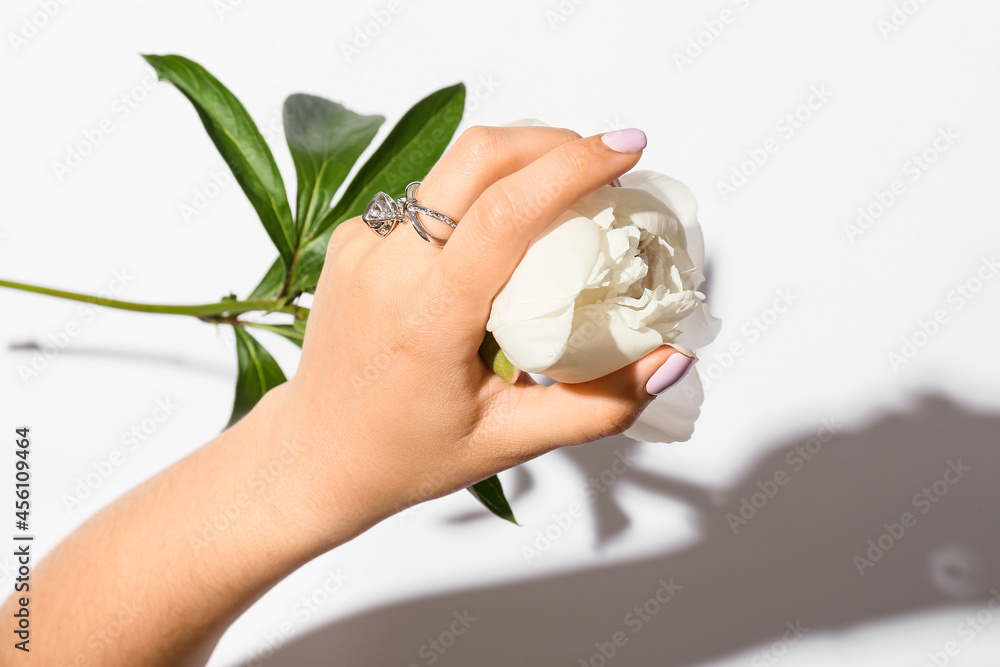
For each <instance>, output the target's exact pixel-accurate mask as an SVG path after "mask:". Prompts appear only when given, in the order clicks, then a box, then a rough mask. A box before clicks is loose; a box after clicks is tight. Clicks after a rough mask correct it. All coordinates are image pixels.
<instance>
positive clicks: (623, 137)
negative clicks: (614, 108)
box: [601, 127, 646, 153]
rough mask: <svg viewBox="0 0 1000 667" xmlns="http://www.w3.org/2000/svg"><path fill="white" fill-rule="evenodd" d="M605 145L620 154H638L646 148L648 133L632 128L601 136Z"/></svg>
mask: <svg viewBox="0 0 1000 667" xmlns="http://www.w3.org/2000/svg"><path fill="white" fill-rule="evenodd" d="M601 141H603V142H604V145H605V146H607V147H608V148H610V149H611V150H613V151H617V152H619V153H637V152H639V151H641V150H642V149H643V148H645V147H646V133H645V132H643V131H642V130H639V129H636V128H634V127H630V128H628V129H627V130H614V131H613V132H606V133H605V134H603V135H601Z"/></svg>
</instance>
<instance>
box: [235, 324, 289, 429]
mask: <svg viewBox="0 0 1000 667" xmlns="http://www.w3.org/2000/svg"><path fill="white" fill-rule="evenodd" d="M233 331H234V332H235V333H236V361H237V364H238V373H237V376H236V398H235V399H234V401H233V415H232V417H230V418H229V423H228V424H227V425H226V428H228V427H230V426H232V425H233V424H235V423H236V422H238V421H239V420H240V419H242V418H243V415H245V414H246V413H248V412H250V409H251V408H253V406H255V405H257V401H259V400H260V399H261V398H263V396H264V394H266V393H267V392H268V390H270V389H272V388H274V387H277V386H278V385H279V384H281V383H283V382H285V380H286V378H285V374H284V373H283V372H282V370H281V367H280V366H278V362H276V361H275V360H274V357H272V356H271V355H270V353H269V352H268V351H267V350H265V349H264V347H263V346H262V345H261V344H260V343H258V342H257V339H256V338H254V337H253V336H251V335H250V334H249V333H247V332H246V331H245V330H244V329H243V327H241V326H235V325H234V326H233Z"/></svg>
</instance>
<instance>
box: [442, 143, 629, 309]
mask: <svg viewBox="0 0 1000 667" xmlns="http://www.w3.org/2000/svg"><path fill="white" fill-rule="evenodd" d="M645 147H646V135H645V134H644V133H643V132H642V131H641V130H637V129H634V128H632V129H627V130H616V131H614V132H608V133H606V134H603V135H596V136H591V137H586V138H583V139H577V140H576V141H570V142H567V143H564V144H562V145H560V146H557V147H556V148H554V149H552V150H551V151H549V152H548V153H546V154H545V155H543V156H541V157H540V158H538V159H537V160H535V161H534V162H532V163H531V164H529V165H527V166H525V167H523V168H521V169H519V170H518V171H516V172H514V173H513V174H511V175H510V176H507V177H505V178H502V179H500V180H498V181H496V182H495V183H493V184H492V185H490V186H489V187H488V188H487V189H486V191H485V192H483V194H482V195H481V196H480V197H479V198H478V199H477V200H476V201H475V202H474V203H473V204H472V206H471V207H470V208H469V211H468V213H466V215H465V217H464V218H462V222H461V224H459V225H458V227H457V228H456V229H455V232H454V234H452V236H451V239H449V241H448V244H447V245H446V246H445V247H444V248H443V250H442V251H441V257H440V262H439V263H438V268H439V271H440V275H441V277H442V278H443V280H444V281H445V284H446V285H447V286H448V288H449V289H450V290H452V291H454V292H455V293H457V294H458V295H459V296H460V297H461V298H462V300H463V302H464V303H465V304H466V306H465V307H464V308H463V314H468V315H470V316H472V317H474V318H476V320H477V321H481V322H482V323H485V322H486V320H487V319H488V317H489V313H490V306H491V304H492V301H493V298H494V297H495V296H496V295H497V293H498V292H499V291H500V290H501V289H502V288H503V286H504V284H506V282H507V280H508V279H509V278H510V276H511V274H512V273H513V272H514V269H515V268H517V265H518V263H519V262H520V261H521V258H522V257H523V256H524V253H525V251H526V250H527V248H528V245H529V244H530V243H531V241H532V239H534V238H535V237H536V236H537V235H538V234H540V233H541V232H542V231H544V230H545V228H546V227H547V226H548V225H549V224H550V223H551V222H552V221H553V220H555V219H556V218H557V217H558V216H559V215H561V214H562V213H563V212H565V211H566V210H567V209H569V208H570V207H571V206H572V205H573V203H574V202H576V201H577V200H578V199H580V198H581V197H583V196H584V195H587V194H589V193H591V192H593V191H594V190H596V189H597V188H599V187H601V186H602V185H607V184H608V183H609V182H611V181H612V180H614V179H615V178H616V177H618V176H620V175H622V174H624V173H625V172H626V171H628V170H629V169H631V168H632V167H634V166H635V164H636V163H637V162H638V161H639V157H640V156H641V155H642V150H643V148H645Z"/></svg>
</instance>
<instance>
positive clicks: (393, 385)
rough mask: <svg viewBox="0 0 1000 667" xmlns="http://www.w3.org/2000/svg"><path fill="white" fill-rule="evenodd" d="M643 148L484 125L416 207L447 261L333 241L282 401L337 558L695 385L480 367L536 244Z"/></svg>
mask: <svg viewBox="0 0 1000 667" xmlns="http://www.w3.org/2000/svg"><path fill="white" fill-rule="evenodd" d="M602 139H603V140H602ZM645 142H646V140H645V135H643V134H642V132H640V131H639V130H624V131H621V132H612V133H608V134H606V135H603V137H602V136H594V137H588V138H580V137H579V135H577V134H576V133H574V132H571V131H569V130H564V129H556V128H549V127H502V128H486V127H473V128H471V129H469V130H467V131H466V132H464V133H463V134H462V135H461V137H460V138H459V139H458V140H457V142H456V143H455V145H454V146H453V147H452V148H451V149H450V150H449V151H448V152H447V153H446V154H445V155H444V157H443V158H442V159H441V161H440V162H439V163H438V164H437V166H435V167H434V169H433V171H432V172H431V173H430V174H429V175H428V176H427V178H426V179H425V180H424V182H423V184H422V185H421V186H420V189H419V192H418V198H419V201H420V203H421V204H423V205H425V206H428V207H430V208H433V209H436V210H438V211H441V212H442V213H444V214H446V215H448V216H449V217H451V218H452V219H453V220H456V221H459V224H458V227H457V228H456V229H455V230H454V233H453V235H452V236H451V238H450V240H449V241H448V243H447V245H446V246H445V247H444V248H438V247H436V246H433V245H431V244H429V243H427V242H425V241H423V240H422V239H421V238H420V237H419V236H418V235H417V234H416V233H414V230H411V229H407V227H409V224H408V223H406V224H400V225H399V226H397V228H396V229H394V230H393V231H392V232H391V233H390V234H389V235H387V236H386V237H384V238H383V237H380V236H378V235H377V234H374V233H372V232H371V230H369V229H368V228H367V227H366V225H365V224H364V223H363V222H362V221H361V219H360V218H355V219H351V220H348V221H346V222H344V223H343V224H341V225H340V227H339V228H337V230H336V231H335V233H334V234H333V237H332V239H331V242H330V247H329V251H328V253H327V260H326V265H325V268H324V271H323V275H322V278H321V280H320V284H319V287H318V289H317V292H316V300H315V302H314V306H313V309H312V313H311V315H310V319H309V325H308V328H307V331H306V338H305V344H304V348H303V353H302V361H301V363H300V366H299V371H298V374H297V375H296V376H295V378H294V379H292V380H291V381H290V382H289V383H288V385H286V386H284V387H281V388H279V390H276V391H280V392H281V393H282V395H283V398H282V402H283V405H284V407H283V408H282V409H281V413H282V414H285V415H287V416H288V417H289V421H290V424H291V426H290V427H289V431H290V432H291V433H292V434H294V437H295V438H296V439H297V440H298V441H300V442H302V443H304V444H305V446H306V447H307V451H308V452H309V455H310V456H312V457H315V458H314V459H313V460H312V461H311V462H312V463H314V464H315V465H313V466H311V469H312V470H313V471H314V472H315V476H314V478H313V479H312V480H311V482H310V483H311V484H312V488H311V493H310V495H311V496H312V497H313V498H314V500H315V502H316V503H317V507H318V508H319V515H318V516H319V520H320V522H329V524H328V525H326V526H323V529H325V530H328V531H329V532H330V537H331V540H333V543H332V544H336V543H339V542H340V541H343V540H345V539H349V538H350V537H352V536H353V535H355V534H357V533H358V532H361V531H363V530H365V529H367V528H368V527H370V526H371V525H373V524H374V523H376V522H378V521H379V520H381V519H383V518H385V517H386V516H388V515H390V514H392V513H394V512H397V511H400V510H402V509H404V508H406V507H408V506H410V505H413V504H415V503H417V502H420V501H423V500H428V499H430V498H434V497H438V496H441V495H444V494H447V493H450V492H453V491H455V490H458V489H461V488H463V487H467V486H470V485H472V484H474V483H475V482H477V481H479V480H482V479H484V478H486V477H489V476H490V475H493V474H495V473H497V472H499V471H501V470H504V469H506V468H509V467H511V466H514V465H517V464H518V463H522V462H524V461H527V460H529V459H531V458H534V457H536V456H538V455H540V454H542V453H545V452H547V451H549V450H552V449H554V448H556V447H561V446H564V445H571V444H578V443H583V442H588V441H591V440H596V439H598V438H601V437H605V436H608V435H612V434H615V433H619V432H621V431H623V430H624V429H625V428H627V427H628V426H629V425H630V424H631V423H632V422H633V421H634V420H635V418H636V417H637V416H638V415H639V413H640V412H641V411H642V409H643V408H644V407H645V406H646V404H647V403H648V401H650V400H651V399H652V396H651V393H659V391H661V390H663V389H664V388H665V387H666V386H669V384H672V383H673V381H676V380H677V379H679V378H680V377H681V376H682V375H683V373H684V372H685V371H686V370H687V369H688V367H689V366H690V364H691V360H690V359H688V358H687V357H684V356H683V355H680V354H679V353H677V352H676V351H675V350H674V349H673V348H670V347H666V346H664V347H662V348H660V349H658V350H656V351H654V352H653V353H651V354H649V355H648V356H647V357H645V358H643V359H641V360H640V361H638V362H636V363H634V364H632V365H630V366H628V367H626V368H624V369H622V370H620V371H618V372H616V373H613V374H611V375H608V376H605V377H603V378H600V379H598V380H594V381H592V382H587V383H582V384H576V385H568V384H557V385H554V386H552V387H543V386H539V385H536V384H535V383H534V382H533V381H532V380H531V378H530V376H528V375H527V374H522V375H521V377H520V378H519V380H518V381H517V382H516V383H514V384H507V383H506V382H505V381H503V380H502V379H501V378H499V377H498V376H496V375H494V374H493V373H492V372H491V370H490V369H488V368H487V367H486V366H485V365H484V364H483V362H482V361H481V360H480V358H479V356H478V349H479V346H480V344H481V343H482V341H483V336H484V333H485V329H486V321H487V319H488V318H489V313H490V307H491V303H492V300H493V298H494V297H495V296H496V294H497V293H498V292H499V291H500V289H501V288H502V287H503V286H504V284H505V282H506V281H507V280H508V278H509V277H510V275H511V273H512V272H513V270H514V268H515V267H516V266H517V264H518V262H519V261H520V259H521V257H522V255H523V254H524V252H525V249H526V248H527V246H528V244H529V243H530V241H531V240H532V239H533V238H534V237H535V236H536V235H537V234H539V233H540V232H541V231H542V230H544V229H545V228H546V227H547V226H548V225H549V223H550V222H551V221H552V220H553V219H554V218H556V217H557V216H558V215H559V214H560V213H562V212H563V211H565V210H566V209H568V208H569V207H570V206H571V205H572V204H573V203H574V202H575V201H576V200H577V199H579V198H580V197H582V196H583V195H585V194H587V193H589V192H591V191H593V190H595V189H597V188H598V187H600V186H602V185H605V184H607V183H609V182H611V181H613V180H614V179H616V178H617V177H618V176H620V175H621V174H623V173H625V172H626V171H628V170H629V169H631V168H632V167H633V166H634V165H635V164H636V162H637V161H638V160H639V157H640V155H641V150H642V149H643V148H644V147H645ZM396 194H399V193H390V195H396ZM422 220H425V221H426V225H427V226H428V227H429V228H430V231H431V233H432V234H435V235H439V236H446V235H447V234H446V233H445V231H450V230H448V228H447V227H445V226H444V225H443V224H442V223H437V222H436V221H434V220H433V219H431V218H428V217H426V216H424V217H423V218H422ZM435 224H437V225H438V226H436V227H435V226H434V225H435ZM675 354H676V355H678V356H677V358H675V359H673V360H672V361H671V363H668V364H666V366H665V367H664V369H663V371H661V372H659V373H657V369H659V368H660V367H661V366H663V365H664V362H666V361H667V359H668V358H670V357H671V355H675ZM654 373H655V374H656V376H657V377H656V378H653V379H652V380H651V376H653V375H654ZM647 382H649V386H648V387H647ZM647 389H649V391H647Z"/></svg>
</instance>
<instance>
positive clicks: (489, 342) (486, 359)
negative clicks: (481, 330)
mask: <svg viewBox="0 0 1000 667" xmlns="http://www.w3.org/2000/svg"><path fill="white" fill-rule="evenodd" d="M479 358H480V359H482V360H483V363H485V364H486V366H487V368H489V369H490V370H492V371H493V372H494V373H496V374H497V375H499V376H500V377H501V378H502V379H503V380H504V381H505V382H515V381H517V378H518V376H519V375H520V374H521V371H520V370H518V368H517V366H515V365H514V364H512V363H510V359H508V358H507V355H505V354H504V353H503V350H501V349H500V344H499V343H497V339H496V338H494V337H493V334H492V333H490V332H489V331H487V332H486V336H485V337H484V338H483V342H482V344H481V345H480V346H479Z"/></svg>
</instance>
